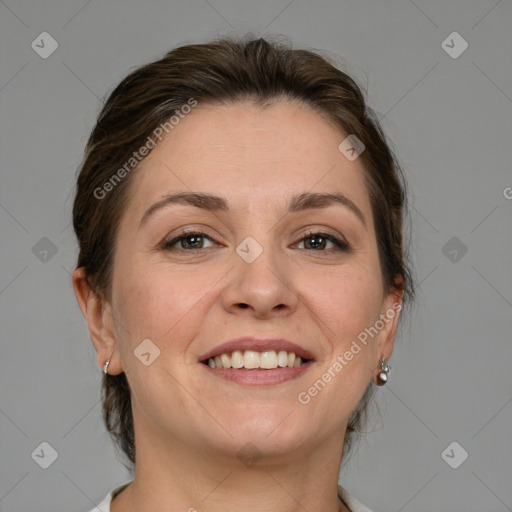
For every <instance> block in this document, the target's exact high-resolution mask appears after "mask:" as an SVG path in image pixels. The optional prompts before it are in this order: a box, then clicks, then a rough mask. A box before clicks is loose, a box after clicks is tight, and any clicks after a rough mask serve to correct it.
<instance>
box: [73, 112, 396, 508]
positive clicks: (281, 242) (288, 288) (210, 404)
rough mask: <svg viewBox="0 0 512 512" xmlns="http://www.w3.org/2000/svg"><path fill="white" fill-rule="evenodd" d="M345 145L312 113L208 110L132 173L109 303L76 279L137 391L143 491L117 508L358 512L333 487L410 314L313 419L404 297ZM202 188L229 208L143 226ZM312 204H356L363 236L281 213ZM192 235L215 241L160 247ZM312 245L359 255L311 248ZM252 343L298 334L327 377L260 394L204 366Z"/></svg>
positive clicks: (350, 228)
mask: <svg viewBox="0 0 512 512" xmlns="http://www.w3.org/2000/svg"><path fill="white" fill-rule="evenodd" d="M344 138H345V135H344V134H342V133H340V131H339V130H338V129H336V128H334V127H333V126H332V125H331V124H329V123H328V122H327V121H326V120H325V119H324V118H323V117H321V116H320V115H319V114H318V113H316V112H314V111H313V110H312V109H310V108H309V107H308V106H305V105H303V104H300V103H292V102H277V103H275V104H274V105H272V106H269V107H266V108H261V107H258V106H253V105H251V104H249V103H235V104H230V105H215V106H201V105H199V106H198V107H196V108H195V109H193V111H192V112H191V113H190V114H189V115H188V116H187V117H186V118H185V119H183V120H182V121H181V122H180V124H179V125H178V126H176V127H175V128H174V130H173V131H172V132H171V133H170V134H169V135H167V136H166V137H165V138H164V139H163V140H162V142H161V143H160V144H159V145H158V146H157V147H156V148H155V149H154V150H153V151H152V153H151V154H150V155H149V156H148V157H147V158H146V159H145V160H144V161H143V162H142V163H141V164H140V166H139V168H138V169H137V170H136V171H134V172H133V174H132V176H131V177H130V179H132V180H133V182H132V183H131V188H130V190H131V193H130V198H129V202H128V205H127V208H126V210H125V211H124V214H123V216H122V219H121V223H120V227H119V231H118V235H117V240H116V247H115V257H114V266H113V281H112V290H111V300H110V302H104V301H102V300H101V299H99V298H98V297H97V296H96V295H95V294H94V293H93V292H92V291H91V290H90V289H89V287H88V286H87V283H86V281H85V278H84V274H83V269H77V270H76V271H75V272H74V274H73V285H74V289H75V293H76V296H77V299H78V303H79V305H80V308H81V310H82V312H83V314H84V316H85V318H86V321H87V324H88V327H89V330H90V334H91V338H92V342H93V344H94V347H95V349H96V351H97V361H98V365H99V366H100V368H102V367H103V365H104V363H105V361H106V360H107V359H110V365H109V368H108V371H109V373H110V374H112V375H117V374H119V373H121V372H123V371H124V372H125V373H126V376H127V378H128V381H129V383H130V388H131V390H132V408H133V414H134V423H135V435H136V446H137V466H136V471H135V479H134V482H133V483H132V484H131V485H129V486H128V487H127V488H126V489H125V490H124V491H123V492H122V493H121V494H120V495H118V496H117V497H116V498H115V499H114V500H113V501H112V506H111V510H112V512H121V511H123V512H130V511H135V510H137V511H138V512H146V511H147V512H149V511H154V510H183V511H186V510H189V509H190V508H191V507H193V508H195V509H196V510H199V511H200V510H208V511H228V510H233V504H234V503H236V504H237V510H241V511H245V510H247V511H258V510H262V511H263V510H280V511H287V512H288V511H289V512H291V511H298V510H304V509H306V510H315V511H318V512H320V511H326V512H327V511H336V510H346V508H345V507H344V505H343V504H342V503H341V502H340V500H339V499H338V497H337V482H338V473H339V468H340V463H341V458H342V452H343V441H344V437H345V431H346V426H347V420H348V418H349V416H350V414H351V412H352V411H353V410H354V409H355V407H356V406H357V404H358V402H359V401H360V399H361V397H362V395H363V394H364V391H365V390H366V388H367V386H368V384H369V383H370V380H372V379H373V380H375V379H376V376H377V374H378V360H379V357H381V356H384V357H386V358H388V359H389V357H390V356H391V352H392V349H393V343H394V339H395V333H396V327H397V322H398V317H399V315H398V313H397V314H395V316H394V318H393V320H391V321H389V322H386V323H385V325H384V327H383V328H382V329H381V330H380V331H379V333H378V335H376V336H375V337H373V338H369V342H368V343H367V345H363V344H360V346H361V351H360V352H359V353H358V354H357V355H355V356H354V357H353V359H352V360H351V361H350V362H348V364H347V365H346V366H344V368H343V370H342V371H340V372H337V373H336V376H335V377H334V378H332V380H331V382H330V383H329V384H327V385H326V386H325V387H324V388H323V389H322V390H321V391H320V392H319V393H318V394H317V395H316V396H315V397H313V398H311V400H310V402H309V403H308V404H307V405H303V404H301V403H300V402H299V400H298V399H297V396H298V394H299V393H300V392H302V391H307V390H308V388H309V387H310V386H311V385H312V384H313V383H314V382H315V381H316V380H317V379H319V378H321V376H322V375H323V374H324V373H325V372H327V371H328V369H329V368H330V367H332V365H333V363H334V362H335V361H336V358H337V356H339V355H340V354H341V355H342V354H344V353H345V352H346V351H347V350H349V348H350V346H351V344H352V342H353V340H355V339H356V338H357V336H358V334H360V333H361V332H362V331H364V329H365V328H367V327H369V326H372V325H374V323H375V322H376V320H378V319H379V315H380V314H381V313H382V314H385V313H386V312H387V311H389V310H390V309H392V308H393V305H395V308H396V306H397V304H401V300H402V295H401V293H400V292H399V291H398V290H396V289H395V290H394V291H393V292H392V293H385V291H384V290H383V287H382V278H381V271H380V266H379V260H378V253H377V244H376V237H375V229H374V221H373V218H372V212H371V205H370V200H369V196H368V191H367V189H366V186H365V183H364V181H363V169H362V164H361V161H360V159H356V160H355V161H353V162H351V161H349V160H348V159H347V158H345V156H344V155H343V154H342V153H341V152H340V151H339V150H338V145H339V144H340V142H341V141H342V140H343V139H344ZM191 190H193V191H200V192H205V193H212V194H216V195H221V196H223V197H224V198H226V200H227V201H228V202H229V205H230V211H229V212H215V213H212V212H208V211H204V210H201V209H199V208H195V207H193V206H189V205H169V206H167V207H165V208H161V209H159V210H158V211H155V212H154V213H153V214H151V215H150V216H149V217H148V218H147V219H146V222H144V223H143V224H142V226H140V221H141V218H142V216H143V214H144V212H145V211H146V210H147V209H148V208H149V207H150V206H151V205H153V204H154V203H156V202H158V201H159V200H161V199H162V198H163V197H164V196H165V195H167V194H171V193H177V192H183V191H191ZM303 192H330V193H335V192H337V193H342V194H344V195H345V196H347V197H348V198H349V199H351V200H352V201H353V202H354V203H355V204H356V205H357V206H358V207H359V209H360V210H361V211H362V213H363V215H364V218H365V220H366V227H365V226H364V225H363V223H362V222H361V221H360V220H359V219H358V217H357V216H356V215H355V214H354V213H353V212H352V211H351V210H350V209H348V208H346V207H344V206H342V205H331V206H328V207H327V208H321V209H310V210H307V211H303V212H298V213H286V212H285V207H286V205H287V202H288V200H289V198H290V197H291V196H292V195H295V194H299V193H303ZM180 228H192V229H193V230H197V231H201V232H203V233H205V234H206V235H207V237H206V238H204V239H202V243H203V244H204V245H203V249H201V250H200V251H196V252H194V251H193V250H191V249H187V248H186V247H187V246H186V245H185V246H184V245H183V244H184V243H186V242H189V243H190V242H191V240H190V238H188V239H185V240H184V241H182V242H177V243H176V244H175V245H174V248H173V249H171V250H169V249H162V243H163V242H164V241H165V240H166V239H167V240H171V239H172V238H173V237H174V236H176V235H177V234H179V231H180ZM307 231H313V232H315V231H316V232H323V233H327V234H330V235H334V236H336V237H337V238H341V239H343V240H345V241H346V242H348V244H349V245H350V247H351V250H350V252H345V251H342V250H336V249H335V248H334V249H333V247H336V246H334V245H333V244H332V243H330V242H328V241H327V242H323V243H325V244H326V245H323V243H321V244H320V246H321V248H320V249H315V248H314V244H312V243H311V242H314V240H311V238H306V239H304V236H305V234H306V232H307ZM247 236H251V237H253V238H254V239H255V240H256V241H257V242H258V243H259V244H260V245H261V246H262V247H263V253H262V254H261V255H260V256H259V257H258V258H257V259H256V260H255V261H254V262H253V263H250V264H249V263H247V262H246V261H244V260H243V259H242V258H241V257H240V256H239V255H238V254H237V252H236V250H235V249H236V247H237V245H239V244H240V243H241V242H242V241H243V240H244V239H245V238H246V237H247ZM208 237H210V238H208ZM192 242H193V241H192ZM196 244H197V240H196ZM200 244H201V241H200V242H199V245H198V247H201V245H200ZM312 245H313V248H312ZM183 247H185V248H183ZM398 280H399V278H398V277H397V281H398ZM114 319H115V320H114ZM243 335H253V336H260V337H266V338H270V337H275V338H280V337H282V338H286V339H288V340H291V341H293V342H295V343H298V344H299V345H301V346H303V347H305V348H307V349H308V350H309V351H310V352H312V353H313V354H314V358H315V363H314V364H313V365H312V366H311V367H310V368H309V370H308V371H307V372H305V373H304V374H303V375H302V376H300V377H299V378H297V379H294V380H291V381H288V382H285V383H281V384H279V385H274V386H260V387H257V386H252V387H249V386H244V385H240V384H236V383H232V382H227V381H225V380H223V379H220V378H218V377H216V376H213V375H211V373H210V372H208V371H207V370H205V368H204V366H202V363H200V362H199V361H198V358H199V356H200V355H202V354H204V353H205V352H206V351H208V350H209V349H211V348H213V347H215V346H217V345H219V344H221V343H224V342H226V341H229V340H232V339H234V338H237V337H240V336H243ZM145 339H150V340H151V341H152V343H154V344H155V345H156V346H157V347H158V348H159V350H160V355H159V357H157V358H156V359H155V360H154V361H153V362H152V364H150V365H149V366H145V365H144V364H142V363H141V362H140V361H139V359H138V358H136V357H135V356H134V354H133V351H134V350H135V348H136V347H137V346H138V345H139V344H140V343H141V341H142V340H145ZM331 372H332V370H331ZM248 442H250V443H252V445H254V446H256V447H257V450H258V453H259V455H258V456H259V457H260V458H259V459H258V460H257V461H256V463H255V464H254V465H252V466H250V467H247V466H246V465H245V464H243V462H242V461H241V460H240V458H238V457H237V453H238V452H239V450H240V449H241V448H242V447H243V446H244V445H246V443H248Z"/></svg>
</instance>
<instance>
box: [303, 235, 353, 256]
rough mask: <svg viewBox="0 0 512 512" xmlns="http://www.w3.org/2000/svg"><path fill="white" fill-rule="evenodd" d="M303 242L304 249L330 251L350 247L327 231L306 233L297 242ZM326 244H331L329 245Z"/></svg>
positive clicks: (343, 249)
mask: <svg viewBox="0 0 512 512" xmlns="http://www.w3.org/2000/svg"><path fill="white" fill-rule="evenodd" d="M301 242H304V249H310V250H314V251H321V252H330V251H333V250H334V251H336V250H342V251H348V250H349V249H350V247H349V246H348V244H347V243H346V242H344V241H343V240H340V239H339V238H336V237H335V236H333V235H329V234H327V233H307V234H306V235H305V236H304V237H303V238H301V240H300V241H299V243H301ZM328 244H332V245H331V246H330V247H329V246H328Z"/></svg>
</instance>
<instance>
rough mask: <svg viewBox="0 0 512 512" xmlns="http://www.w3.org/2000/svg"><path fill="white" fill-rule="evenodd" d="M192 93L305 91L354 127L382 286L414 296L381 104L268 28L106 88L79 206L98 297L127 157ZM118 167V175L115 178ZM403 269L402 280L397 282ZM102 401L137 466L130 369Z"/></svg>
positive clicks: (219, 98)
mask: <svg viewBox="0 0 512 512" xmlns="http://www.w3.org/2000/svg"><path fill="white" fill-rule="evenodd" d="M191 99H192V100H194V101H197V102H198V103H199V104H210V105H212V104H229V103H233V102H241V101H252V102H253V103H254V104H255V105H260V106H265V105H269V104H272V103H273V102H277V101H280V100H284V101H299V102H302V103H303V104H305V105H308V106H310V107H312V108H313V109H314V110H315V111H316V112H318V113H319V114H320V115H322V116H323V117H324V118H325V119H326V120H327V121H329V122H330V123H331V124H334V126H336V127H337V128H338V129H339V130H340V132H342V133H341V135H343V134H344V135H345V136H347V135H355V136H356V137H357V138H358V139H359V140H360V141H361V142H362V143H363V144H364V151H363V152H362V153H361V154H360V156H359V159H360V161H361V162H362V166H363V169H364V178H365V183H366V185H367V189H368V193H369V197H370V201H371V206H372V214H373V218H374V224H375V232H376V239H377V246H378V255H379V262H380V267H381V275H382V282H383V285H384V289H385V290H386V291H391V290H393V289H395V290H396V289H400V290H401V291H402V293H403V304H404V306H406V305H407V304H408V303H409V302H411V301H412V298H413V295H414V291H413V290H414V284H413V277H412V272H411V269H410V267H409V265H408V263H407V262H406V256H407V254H406V253H407V251H406V247H404V236H403V217H404V215H405V213H406V182H405V179H404V176H403V172H402V170H401V167H400V165H399V163H398V160H397V158H396V157H395V155H394V152H393V150H392V149H391V145H390V143H389V141H387V139H386V137H385V135H384V133H383V131H382V129H381V127H380V124H379V121H378V119H377V116H376V115H375V112H374V111H373V110H372V109H371V108H369V107H368V106H367V104H366V101H365V98H364V96H363V93H362V91H361V89H360V87H359V86H358V85H357V84H356V82H355V80H354V79H353V78H351V77H350V76H349V75H348V74H347V73H345V72H344V71H342V70H340V69H338V68H337V67H336V65H334V64H333V63H331V62H330V61H329V60H327V59H326V58H325V57H323V56H321V55H319V54H318V53H315V52H312V51H308V50H304V49H292V48H291V46H290V45H289V44H285V43H282V42H277V41H269V40H266V39H262V38H260V39H253V40H250V41H247V40H237V39H234V38H233V39H220V40H215V41H213V42H210V43H207V44H192V45H186V46H181V47H179V48H176V49H174V50H172V51H170V52H168V53H167V54H166V55H165V56H164V57H163V58H162V59H160V60H157V61H154V62H151V63H149V64H146V65H144V66H141V67H139V68H137V69H136V70H135V71H133V72H131V73H130V74H129V75H128V76H127V77H126V78H124V79H123V80H122V81H121V82H120V83H119V85H117V87H116V88H115V89H114V90H113V92H112V93H111V94H110V96H109V97H108V99H107V101H106V102H105V104H104V106H103V108H102V110H101V112H100V114H99V116H98V119H97V122H96V125H95V127H94V129H93V130H92V132H91V134H90V137H89V139H88V142H87V145H86V147H85V152H84V158H83V162H82V164H81V166H80V169H79V174H78V178H77V189H76V196H75V201H74V206H73V226H74V230H75V233H76V236H77V239H78V243H79V256H78V263H77V268H79V267H83V268H84V272H85V276H86V279H87V282H88V284H89V286H90V287H91V289H92V290H93V292H94V293H95V294H96V295H97V296H98V297H100V298H101V299H102V300H105V301H109V300H110V297H111V284H112V265H113V255H114V250H115V242H116V233H117V230H118V226H119V222H120V219H121V217H122V215H123V212H124V209H125V207H126V203H127V200H128V197H129V196H128V191H129V185H130V183H131V182H132V181H133V176H132V175H131V174H130V169H127V168H126V162H129V161H130V162H132V160H131V159H133V156H134V154H135V153H134V150H136V149H137V148H140V147H142V146H143V145H148V146H149V144H148V142H149V141H153V142H154V143H156V141H154V137H155V134H156V133H158V132H157V131H155V130H158V127H159V126H161V125H165V124H166V123H167V126H169V120H170V119H171V120H172V117H173V116H175V115H176V114H177V113H179V112H180V109H182V108H183V106H184V105H187V104H190V102H191ZM166 131H168V130H166ZM340 141H341V138H340ZM153 146H154V144H153ZM135 163H137V162H135ZM131 165H133V162H132V164H131ZM134 168H136V165H135V166H134ZM122 169H124V170H125V172H124V173H123V172H122ZM116 171H117V177H119V179H116V181H115V183H114V181H113V178H115V174H116ZM121 178H123V179H121ZM108 183H110V185H111V186H108V185H107V184H108ZM98 191H100V192H98ZM107 192H108V193H107ZM396 276H400V277H401V278H402V283H400V284H397V282H396V281H395V277H396ZM373 387H374V385H373V383H370V385H369V387H368V389H367V390H366V392H365V394H364V396H363V398H362V400H361V401H360V403H359V405H358V407H357V408H356V410H355V411H353V413H352V415H351V417H350V419H349V423H348V428H347V432H346V437H345V447H344V453H346V452H347V451H348V449H349V448H350V445H351V441H352V437H353V434H356V433H360V432H361V428H362V427H363V425H364V424H365V419H366V415H367V406H368V403H369V401H370V397H371V395H372V392H373ZM102 401H103V420H104V423H105V426H106V428H107V431H108V432H109V433H110V435H111V436H112V438H113V440H114V443H115V445H116V446H117V448H120V449H121V450H122V451H123V453H124V454H125V456H126V457H127V458H128V460H129V461H130V463H131V466H132V467H134V466H135V435H134V427H133V415H132V407H131V395H130V387H129V383H128V380H127V379H126V376H125V374H124V373H121V374H119V375H104V376H103V382H102ZM127 467H128V466H127Z"/></svg>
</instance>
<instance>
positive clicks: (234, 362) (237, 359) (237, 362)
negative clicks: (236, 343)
mask: <svg viewBox="0 0 512 512" xmlns="http://www.w3.org/2000/svg"><path fill="white" fill-rule="evenodd" d="M228 357H229V356H228ZM231 366H232V367H233V368H243V367H244V355H243V354H242V352H240V350H235V351H234V352H233V353H232V354H231Z"/></svg>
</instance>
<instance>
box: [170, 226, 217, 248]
mask: <svg viewBox="0 0 512 512" xmlns="http://www.w3.org/2000/svg"><path fill="white" fill-rule="evenodd" d="M205 240H209V241H210V242H212V245H211V246H210V247H213V246H214V245H215V243H213V240H212V238H210V237H209V236H208V235H206V234H205V233H201V232H199V231H190V232H184V233H180V234H179V235H178V236H176V237H174V238H173V239H171V240H166V241H165V242H164V243H163V245H162V249H164V250H166V251H172V250H184V251H187V250H188V251H190V250H192V251H193V250H196V251H197V250H201V249H207V248H208V247H205ZM178 244H181V247H180V246H179V245H178ZM176 245H178V247H175V246H176Z"/></svg>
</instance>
